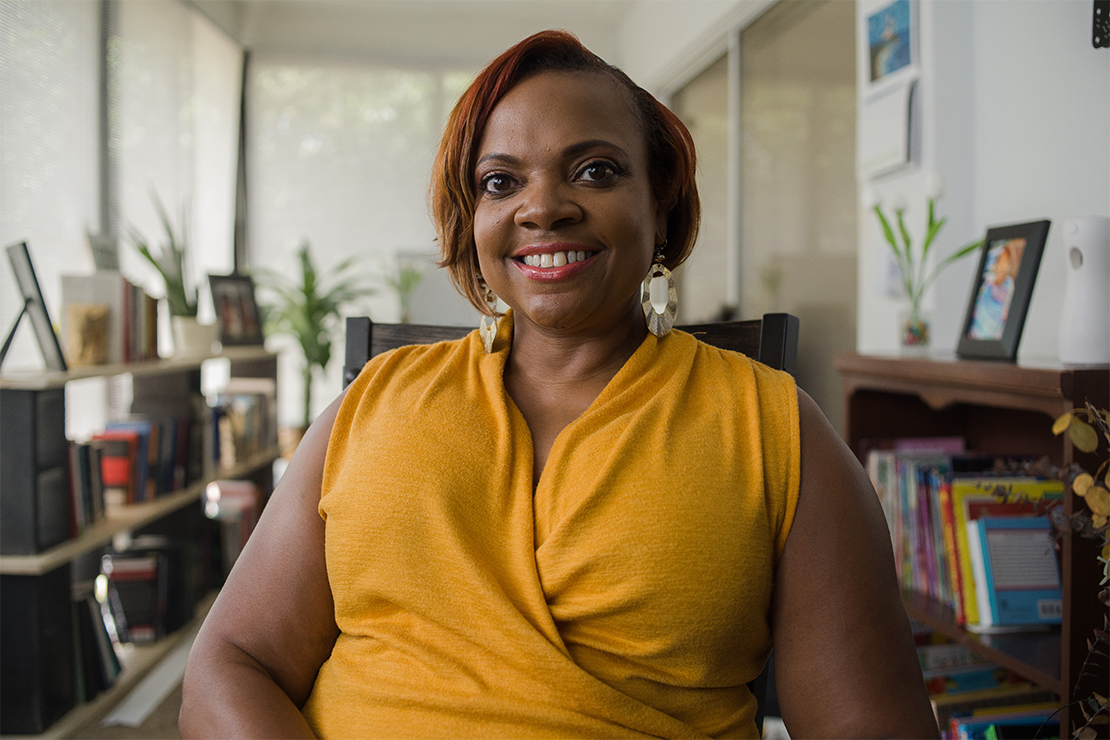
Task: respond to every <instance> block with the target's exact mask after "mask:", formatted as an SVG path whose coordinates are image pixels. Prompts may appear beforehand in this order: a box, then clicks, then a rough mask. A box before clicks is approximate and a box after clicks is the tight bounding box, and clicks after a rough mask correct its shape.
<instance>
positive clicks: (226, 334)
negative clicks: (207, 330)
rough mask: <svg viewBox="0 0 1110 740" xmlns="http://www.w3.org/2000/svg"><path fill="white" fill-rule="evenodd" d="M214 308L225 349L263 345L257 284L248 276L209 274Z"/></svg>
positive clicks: (221, 341) (209, 285) (221, 342)
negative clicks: (255, 295) (256, 298)
mask: <svg viewBox="0 0 1110 740" xmlns="http://www.w3.org/2000/svg"><path fill="white" fill-rule="evenodd" d="M208 287H209V288H211V290H212V305H213V306H215V308H216V320H217V321H219V323H220V344H222V345H224V346H225V347H230V346H241V345H253V344H262V341H263V339H264V337H263V336H262V321H261V320H260V317H259V313H258V304H257V303H256V302H255V300H254V281H253V280H252V279H251V278H250V277H249V276H247V275H209V276H208Z"/></svg>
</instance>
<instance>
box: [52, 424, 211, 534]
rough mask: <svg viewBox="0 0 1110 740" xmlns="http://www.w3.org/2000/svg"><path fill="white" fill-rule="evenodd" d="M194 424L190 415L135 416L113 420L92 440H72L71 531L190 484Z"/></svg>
mask: <svg viewBox="0 0 1110 740" xmlns="http://www.w3.org/2000/svg"><path fill="white" fill-rule="evenodd" d="M194 423H195V422H194V420H193V419H192V418H191V417H190V416H165V417H160V418H143V417H134V418H131V419H128V420H126V421H118V422H110V423H109V424H107V425H106V427H105V429H104V431H102V432H100V433H98V434H94V435H93V436H92V438H91V439H89V440H88V441H85V442H73V441H70V442H69V486H70V529H71V535H72V536H76V535H79V534H81V532H83V531H84V530H85V528H86V527H88V526H89V525H91V524H94V523H96V522H97V521H99V520H100V519H102V518H103V517H105V516H111V515H112V513H113V512H114V511H116V510H118V508H119V507H121V506H126V505H129V504H135V503H142V502H144V501H152V500H154V499H155V498H157V497H159V496H162V495H164V494H167V493H170V492H172V491H176V490H179V489H181V488H182V487H183V486H185V485H187V484H188V483H189V482H191V478H190V475H189V460H190V455H191V454H193V453H192V452H191V449H190V447H191V427H192V426H193V425H194ZM194 477H195V476H194Z"/></svg>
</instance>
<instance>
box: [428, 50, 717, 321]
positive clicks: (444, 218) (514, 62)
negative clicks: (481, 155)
mask: <svg viewBox="0 0 1110 740" xmlns="http://www.w3.org/2000/svg"><path fill="white" fill-rule="evenodd" d="M546 71H560V72H586V73H593V74H600V75H605V76H607V77H609V78H611V79H613V80H615V81H616V82H618V83H619V84H620V85H621V86H622V87H624V88H625V89H627V90H628V92H629V94H630V95H631V99H632V103H633V107H634V109H635V110H636V112H637V113H638V115H639V118H640V125H641V127H642V129H643V133H644V138H645V139H646V141H647V150H648V167H649V169H650V177H651V185H652V190H653V193H654V195H655V199H656V201H658V202H659V203H660V204H662V205H663V207H664V210H665V211H666V212H667V248H666V251H665V253H664V264H666V265H667V267H668V268H672V269H673V268H674V267H677V266H678V265H680V264H682V262H683V261H685V260H686V258H687V257H688V256H689V255H690V250H692V249H693V247H694V241H695V240H696V239H697V233H698V225H699V222H700V220H701V204H700V202H699V200H698V188H697V182H696V179H695V168H696V158H695V154H694V141H693V139H692V138H691V137H690V132H689V131H688V130H687V129H686V126H684V125H683V124H682V121H680V120H679V119H678V116H676V115H675V114H674V113H672V112H671V111H670V110H668V109H667V107H666V106H664V105H663V104H662V103H660V102H659V101H658V100H656V99H655V98H654V97H653V96H652V95H651V93H649V92H647V91H646V90H644V89H643V88H641V87H640V86H639V85H637V84H636V83H635V82H633V81H632V80H631V79H630V78H629V77H628V75H626V74H625V73H624V72H622V71H621V70H620V69H618V68H617V67H614V66H613V65H611V64H608V63H607V62H605V61H604V60H602V59H601V58H600V57H599V56H597V55H596V54H594V53H593V52H591V51H590V50H589V49H587V48H586V47H585V46H583V45H582V42H580V41H579V40H578V39H577V38H576V37H575V36H574V35H573V34H570V33H567V32H566V31H541V32H540V33H537V34H535V35H534V36H529V37H528V38H526V39H524V40H523V41H521V42H520V43H519V44H517V45H516V46H514V47H512V48H511V49H509V50H508V51H506V52H505V53H503V54H501V56H499V57H497V58H496V59H494V60H493V61H492V62H490V63H489V64H488V65H487V66H486V67H485V69H483V70H482V71H481V72H479V73H478V76H477V78H475V80H474V82H472V83H471V84H470V87H468V88H467V89H466V92H464V93H463V94H462V97H460V98H459V101H458V103H456V104H455V107H454V109H453V110H452V111H451V115H450V117H449V118H448V119H447V126H446V128H445V130H444V133H443V139H442V140H441V141H440V145H439V152H438V154H437V155H436V160H435V167H434V169H433V171H432V184H431V198H430V200H431V210H432V218H433V220H434V221H435V226H436V235H437V236H438V238H439V244H440V252H441V259H440V262H439V264H440V266H441V267H446V268H447V269H448V271H449V272H450V274H451V280H452V281H453V282H454V283H455V286H456V287H457V288H458V289H459V292H460V293H462V294H463V296H465V297H466V298H467V300H469V301H470V302H471V303H472V304H474V306H475V307H476V308H477V309H478V310H479V311H481V312H482V313H484V314H489V313H490V309H489V307H488V306H487V305H486V302H485V299H484V298H483V295H482V292H483V291H482V288H481V271H480V269H479V267H478V252H477V248H476V247H475V244H474V209H475V207H476V202H477V186H476V185H475V183H474V166H475V163H476V160H477V156H478V145H479V143H480V142H481V139H482V134H483V133H484V132H485V128H486V123H487V121H488V120H489V117H490V114H491V113H492V112H493V109H494V107H495V106H496V105H497V103H498V102H500V101H501V99H502V98H503V97H505V94H506V93H507V92H508V91H509V90H510V89H512V87H513V86H514V85H516V84H517V83H518V82H520V81H522V80H524V79H525V78H527V77H529V76H531V75H534V74H537V73H539V72H546Z"/></svg>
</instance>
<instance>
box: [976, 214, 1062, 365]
mask: <svg viewBox="0 0 1110 740" xmlns="http://www.w3.org/2000/svg"><path fill="white" fill-rule="evenodd" d="M1050 223H1051V222H1050V221H1048V220H1044V221H1030V222H1028V223H1022V224H1010V225H1007V226H996V227H993V228H990V229H988V230H987V237H986V239H985V241H984V244H983V247H982V249H981V250H980V253H979V267H978V269H977V270H976V271H975V276H976V277H975V283H974V284H973V285H972V288H971V296H970V297H969V299H968V304H967V313H966V314H965V316H964V323H963V330H962V331H961V332H960V342H959V345H958V346H957V347H956V354H957V355H958V356H959V357H962V358H964V359H983V360H1007V361H1009V362H1013V361H1014V359H1015V358H1016V357H1017V348H1018V343H1019V342H1020V341H1021V332H1022V329H1024V328H1025V315H1026V313H1027V312H1028V310H1029V299H1030V298H1031V297H1032V295H1033V284H1034V283H1035V282H1036V280H1037V271H1038V270H1039V269H1040V266H1041V255H1042V253H1043V252H1044V245H1045V240H1046V239H1047V238H1048V227H1049V224H1050Z"/></svg>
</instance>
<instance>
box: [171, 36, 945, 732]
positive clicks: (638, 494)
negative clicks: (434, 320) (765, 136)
mask: <svg viewBox="0 0 1110 740" xmlns="http://www.w3.org/2000/svg"><path fill="white" fill-rule="evenodd" d="M694 162H695V158H694V152H693V147H692V145H691V143H690V137H689V134H688V133H687V132H686V130H685V128H684V127H683V126H682V125H681V123H679V122H678V121H677V119H675V118H674V116H673V115H672V114H670V112H669V111H667V110H666V108H664V107H663V106H662V105H660V104H659V103H658V102H656V101H655V100H654V98H652V97H651V96H650V95H648V94H647V93H646V92H644V91H643V90H641V89H640V88H638V87H636V86H635V85H634V84H633V83H632V82H631V81H630V80H628V78H627V77H626V76H624V75H623V73H621V72H620V71H619V70H616V69H614V68H612V67H610V66H609V65H607V64H605V63H604V62H602V61H601V60H600V59H598V58H597V57H596V56H594V55H593V54H591V53H590V52H589V51H588V50H586V49H585V48H584V47H582V45H581V44H580V43H579V42H578V41H577V40H576V39H575V38H574V37H573V36H570V35H569V34H566V33H560V32H545V33H542V34H538V35H536V36H533V37H531V38H529V39H526V40H524V41H523V42H521V43H520V44H518V45H517V46H515V47H513V48H512V49H510V50H509V51H508V52H506V53H505V54H503V55H502V56H500V57H498V58H497V59H496V60H494V61H493V62H492V63H491V64H490V65H489V66H488V67H487V68H486V69H485V70H483V72H482V73H481V74H479V76H478V78H477V79H476V80H475V82H474V83H473V84H472V85H471V87H470V88H469V89H468V91H467V92H466V93H464V95H463V96H462V98H461V100H460V101H459V103H458V104H457V106H456V108H455V109H454V112H453V113H452V115H451V118H450V120H449V122H448V125H447V133H446V134H445V136H444V140H443V143H442V145H441V148H440V153H439V157H438V159H437V165H436V169H435V173H434V175H433V182H432V193H433V204H434V211H435V217H436V222H437V229H438V231H439V235H440V243H441V246H442V248H443V264H444V265H446V266H447V267H448V269H449V270H450V271H451V274H452V277H453V278H454V280H455V281H456V284H457V285H458V286H459V288H460V290H461V291H462V292H463V293H464V295H466V296H467V297H468V298H469V299H470V300H471V302H472V303H473V304H474V305H475V306H477V307H478V308H479V309H480V310H483V311H485V312H487V313H488V314H493V309H492V307H491V306H489V304H487V300H488V298H490V297H492V296H493V295H494V294H496V295H497V296H499V297H500V298H501V299H502V300H503V301H504V302H505V303H506V304H508V305H509V307H510V308H511V311H509V312H508V313H507V314H506V315H504V316H503V317H501V320H500V321H499V322H498V325H497V326H496V328H495V329H492V330H490V331H489V332H488V333H486V332H483V334H484V335H485V336H482V337H479V332H472V333H471V334H470V335H469V336H467V337H465V338H464V339H461V340H457V341H452V342H441V343H439V344H435V345H420V346H410V347H404V348H401V349H398V350H394V351H392V352H388V353H384V354H381V355H378V356H377V357H375V358H374V359H373V360H371V361H370V362H369V363H368V364H367V365H366V367H365V368H363V370H362V372H361V373H360V374H359V376H358V377H357V378H356V379H355V381H354V382H353V383H352V384H351V385H350V386H349V387H348V390H347V391H346V393H345V394H344V395H343V396H342V397H341V398H339V399H336V401H335V402H334V403H333V404H332V405H331V406H330V407H329V409H328V410H327V411H326V412H325V413H324V414H323V415H322V416H321V417H320V418H319V419H318V420H317V421H316V423H315V424H313V426H312V427H311V428H310V430H309V431H308V433H307V435H306V436H305V439H304V441H303V442H302V444H301V446H300V447H299V448H298V450H297V453H296V456H295V457H294V458H293V460H292V461H291V462H290V464H289V467H288V469H287V471H286V473H285V476H284V477H283V478H282V481H281V483H280V485H279V486H278V489H277V490H276V491H275V493H274V495H273V498H272V499H271V502H270V504H269V505H268V506H267V509H266V513H265V514H264V516H263V517H262V520H261V521H260V523H259V525H258V527H257V529H256V530H255V533H254V535H253V536H252V537H251V540H250V542H249V543H248V545H247V547H246V548H245V549H244V551H243V553H242V555H241V556H240V558H239V560H238V562H237V564H236V566H235V569H234V571H233V572H232V574H231V575H230V576H229V578H228V581H227V585H226V586H225V588H224V590H223V591H222V593H221V594H220V597H219V599H218V600H217V602H216V604H215V606H214V607H213V610H212V612H211V615H210V616H209V618H208V620H207V621H206V622H205V624H204V627H203V629H202V631H201V633H200V635H199V636H198V638H197V642H196V645H195V647H194V650H193V654H192V656H191V658H190V664H189V668H188V671H187V674H186V680H185V690H184V700H183V706H182V722H181V730H182V735H183V736H185V737H191V736H262V737H275V736H286V737H287V736H293V735H299V736H314V735H315V736H320V737H341V736H342V737H402V736H404V737H433V736H436V737H439V736H446V737H690V738H693V737H722V736H728V737H756V736H758V735H759V728H758V727H756V724H755V722H754V718H755V716H756V699H755V697H753V696H752V694H751V693H750V692H749V690H748V688H747V683H748V682H750V681H752V680H753V679H754V678H755V677H756V676H757V675H758V674H759V673H760V670H761V669H762V667H763V665H764V663H765V661H766V659H767V656H768V654H769V652H770V650H771V647H772V645H773V646H774V648H775V650H776V656H777V657H776V672H777V682H778V685H779V700H780V705H781V707H782V710H783V716H784V719H785V721H786V725H787V728H788V730H789V731H790V733H791V735H793V736H795V737H803V736H820V737H847V736H854V737H878V736H884V737H936V736H937V728H936V726H935V724H934V723H933V720H932V713H931V711H930V708H929V704H928V701H927V697H926V694H925V687H924V682H923V681H922V680H921V674H920V670H919V668H918V666H917V659H916V655H915V652H914V649H913V643H912V639H911V635H910V630H909V624H908V621H907V619H906V616H905V613H904V612H903V611H902V606H901V600H900V596H899V594H898V590H897V584H896V582H895V577H894V568H893V562H892V558H891V552H890V545H889V538H888V535H887V532H886V528H885V520H884V518H883V515H882V513H881V511H880V509H879V506H878V502H877V499H876V497H875V495H874V492H873V491H872V490H871V489H870V487H869V484H868V483H867V477H866V475H865V474H864V472H863V471H862V470H861V469H860V468H859V465H858V463H856V461H855V458H854V456H853V455H852V454H851V453H850V452H849V451H848V450H847V448H846V447H845V446H844V445H843V443H841V442H840V440H839V438H838V437H837V436H836V434H835V433H834V432H833V430H832V428H831V426H830V425H829V424H828V422H827V421H826V420H825V419H824V417H823V416H822V415H821V413H820V411H819V410H818V409H817V407H816V405H815V404H814V403H813V402H812V400H810V399H809V397H808V396H806V395H805V394H804V393H802V392H801V391H799V390H797V388H796V387H795V385H794V382H793V379H792V378H791V377H790V376H789V375H787V374H785V373H782V372H779V371H776V370H772V369H770V368H768V367H766V366H763V365H761V364H759V363H757V362H754V361H752V360H751V359H749V358H747V357H745V356H744V355H741V354H738V353H734V352H726V351H721V350H718V349H715V348H712V347H710V346H708V345H706V344H704V343H702V342H700V341H699V340H697V339H696V338H695V337H693V336H691V335H690V334H687V333H685V332H682V331H679V330H673V331H667V330H666V328H665V327H663V328H661V327H659V326H658V325H656V326H654V328H653V329H652V331H651V332H650V333H649V327H648V323H649V322H650V321H651V311H652V309H650V304H649V308H647V309H645V310H644V311H643V312H642V311H641V299H640V296H641V293H642V292H643V290H642V287H641V283H642V282H643V281H644V280H645V275H654V274H656V273H657V272H663V273H665V272H666V270H667V269H668V268H669V267H673V266H675V265H677V264H679V263H680V262H681V261H682V260H683V259H684V258H685V257H686V255H687V254H688V253H689V249H690V245H691V244H692V243H693V241H694V235H695V233H696V230H697V220H698V199H697V192H696V188H695V185H694V177H693V172H694ZM672 297H673V294H672ZM483 340H488V341H483ZM833 687H835V690H834V689H833Z"/></svg>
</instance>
